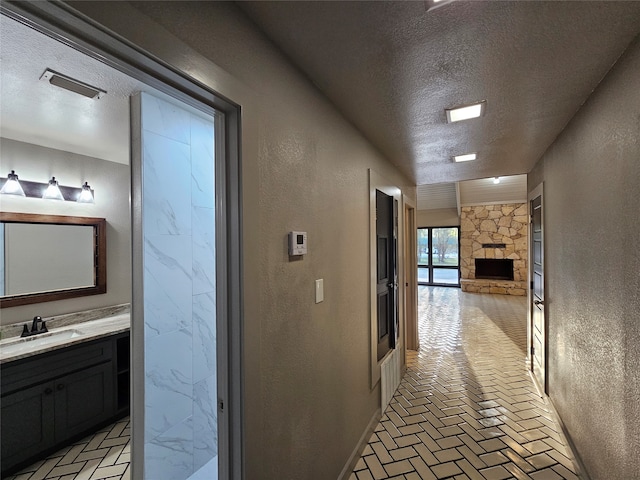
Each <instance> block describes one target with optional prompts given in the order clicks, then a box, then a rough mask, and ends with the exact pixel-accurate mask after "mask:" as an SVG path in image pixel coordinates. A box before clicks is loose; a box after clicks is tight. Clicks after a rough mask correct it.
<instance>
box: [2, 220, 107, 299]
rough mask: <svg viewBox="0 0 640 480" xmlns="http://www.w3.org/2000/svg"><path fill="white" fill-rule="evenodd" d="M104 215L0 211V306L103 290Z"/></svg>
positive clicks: (83, 294)
mask: <svg viewBox="0 0 640 480" xmlns="http://www.w3.org/2000/svg"><path fill="white" fill-rule="evenodd" d="M106 227H107V222H106V220H105V219H104V218H93V217H70V216H64V215H38V214H30V213H10V212H0V253H1V254H2V255H0V308H6V307H16V306H18V305H28V304H32V303H40V302H51V301H54V300H65V299H69V298H75V297H82V296H86V295H98V294H101V293H106V291H107V230H106Z"/></svg>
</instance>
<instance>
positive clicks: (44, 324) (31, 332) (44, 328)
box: [20, 316, 49, 337]
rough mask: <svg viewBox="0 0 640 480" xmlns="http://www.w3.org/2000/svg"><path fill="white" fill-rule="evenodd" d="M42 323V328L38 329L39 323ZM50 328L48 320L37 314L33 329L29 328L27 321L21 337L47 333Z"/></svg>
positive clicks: (32, 323) (34, 318)
mask: <svg viewBox="0 0 640 480" xmlns="http://www.w3.org/2000/svg"><path fill="white" fill-rule="evenodd" d="M39 323H40V324H41V325H40V329H39V330H38V324H39ZM48 331H49V330H47V322H46V321H44V320H42V317H40V316H36V317H33V322H31V330H29V327H28V326H27V324H26V323H25V324H24V325H23V326H22V334H21V335H20V336H21V337H30V336H31V335H37V334H39V333H46V332H48Z"/></svg>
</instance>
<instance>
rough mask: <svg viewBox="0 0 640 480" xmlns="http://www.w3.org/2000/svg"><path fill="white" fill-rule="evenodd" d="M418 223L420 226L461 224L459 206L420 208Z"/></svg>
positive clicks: (417, 217) (417, 214) (417, 213)
mask: <svg viewBox="0 0 640 480" xmlns="http://www.w3.org/2000/svg"><path fill="white" fill-rule="evenodd" d="M416 223H417V224H418V228H420V227H453V226H456V225H460V217H459V216H458V209H457V208H436V209H433V210H418V211H417V212H416Z"/></svg>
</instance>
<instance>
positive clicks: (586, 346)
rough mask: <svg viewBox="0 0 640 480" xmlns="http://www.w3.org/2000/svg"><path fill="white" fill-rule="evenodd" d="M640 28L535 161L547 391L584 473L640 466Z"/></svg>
mask: <svg viewBox="0 0 640 480" xmlns="http://www.w3.org/2000/svg"><path fill="white" fill-rule="evenodd" d="M638 79H640V37H639V38H636V40H635V41H634V42H633V43H632V44H631V46H630V47H629V48H628V50H627V52H626V53H625V54H624V55H623V56H622V57H621V58H620V59H619V60H618V62H617V64H616V65H615V66H614V67H613V69H612V71H611V72H610V73H609V74H608V75H607V76H606V77H605V78H604V79H603V81H602V82H601V84H600V85H599V86H598V88H597V89H596V90H595V91H594V93H593V94H592V96H591V97H590V98H589V100H588V101H587V102H586V103H585V104H584V105H583V107H582V108H581V109H580V111H579V112H578V113H577V115H576V116H575V117H574V119H573V120H572V121H571V122H570V123H569V124H568V125H567V127H566V129H565V131H564V132H563V133H562V134H561V135H560V136H559V137H558V139H557V140H556V141H555V142H554V144H553V145H552V146H551V147H550V148H549V150H548V151H547V153H546V154H545V155H544V157H543V160H542V161H541V162H540V163H539V164H538V165H537V167H536V168H535V169H534V173H535V175H533V176H532V178H531V179H530V183H529V190H531V189H533V188H534V187H535V186H536V185H537V184H538V183H539V181H540V180H541V179H543V180H544V228H545V234H544V235H545V273H546V282H547V287H546V305H547V307H546V308H547V314H548V338H549V362H548V375H549V390H550V396H551V398H552V400H553V402H554V404H555V405H556V407H557V409H558V412H559V413H560V416H561V417H562V420H563V421H564V424H565V425H566V427H567V429H568V431H569V434H570V436H571V438H572V440H573V442H574V443H575V445H576V447H577V450H578V452H579V454H580V456H581V458H582V460H583V462H584V463H585V465H586V467H587V471H588V473H589V475H590V477H591V479H592V480H629V479H636V478H639V477H638V475H639V474H638V472H640V369H639V368H638V365H640V342H639V340H640V313H639V312H640V295H639V294H638V292H640V222H639V221H638V212H640V195H639V192H640V163H639V159H640V141H639V138H640V88H638V87H639V80H638Z"/></svg>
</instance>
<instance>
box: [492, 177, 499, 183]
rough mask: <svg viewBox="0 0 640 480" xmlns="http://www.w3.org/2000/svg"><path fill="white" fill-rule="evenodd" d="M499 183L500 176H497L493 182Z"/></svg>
mask: <svg viewBox="0 0 640 480" xmlns="http://www.w3.org/2000/svg"><path fill="white" fill-rule="evenodd" d="M499 183H500V177H495V178H494V179H493V184H494V185H497V184H499Z"/></svg>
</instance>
